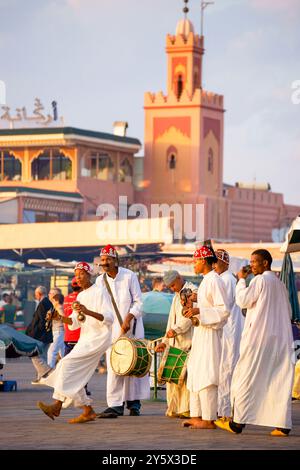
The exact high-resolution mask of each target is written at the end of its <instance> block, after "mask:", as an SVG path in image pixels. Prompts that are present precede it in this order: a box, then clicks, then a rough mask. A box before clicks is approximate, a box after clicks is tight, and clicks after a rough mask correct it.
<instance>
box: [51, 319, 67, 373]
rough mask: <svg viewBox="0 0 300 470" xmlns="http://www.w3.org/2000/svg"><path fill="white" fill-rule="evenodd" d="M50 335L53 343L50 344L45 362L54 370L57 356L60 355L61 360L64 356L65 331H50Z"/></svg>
mask: <svg viewBox="0 0 300 470" xmlns="http://www.w3.org/2000/svg"><path fill="white" fill-rule="evenodd" d="M52 334H53V342H52V343H51V344H50V347H49V349H48V358H47V362H48V365H49V366H50V367H51V369H54V368H55V365H56V361H57V355H58V354H60V357H61V358H63V357H64V355H65V343H64V336H65V330H64V329H62V328H60V329H58V330H52Z"/></svg>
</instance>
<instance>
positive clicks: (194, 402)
mask: <svg viewBox="0 0 300 470" xmlns="http://www.w3.org/2000/svg"><path fill="white" fill-rule="evenodd" d="M193 263H194V272H195V274H196V275H199V276H200V275H201V276H202V277H203V280H202V282H201V283H200V286H199V287H197V286H195V285H194V284H192V283H190V282H187V281H186V280H185V279H183V278H182V276H180V274H179V273H178V272H177V271H168V272H166V273H165V275H164V277H163V279H159V278H158V279H154V280H153V282H154V281H155V282H154V289H157V290H158V291H161V290H163V289H164V288H165V287H167V288H168V289H169V290H171V291H172V292H174V294H175V295H174V297H173V301H172V305H171V309H170V313H169V319H168V325H167V329H166V333H165V336H164V338H163V339H162V341H161V342H160V343H159V344H158V345H157V346H156V352H157V353H161V354H166V353H167V351H168V347H169V346H174V347H176V348H179V349H180V350H182V351H186V352H188V360H187V376H186V380H184V381H183V382H182V383H180V384H178V385H177V384H175V383H172V382H170V383H167V410H166V415H167V416H168V417H170V418H182V419H183V422H182V424H183V426H184V427H185V428H193V429H215V428H217V427H218V428H220V429H223V430H226V431H229V432H231V433H235V434H239V433H241V432H242V431H243V429H244V427H245V426H246V425H247V424H255V425H260V426H269V427H272V428H274V429H273V430H272V432H271V434H272V435H273V436H282V437H284V436H288V434H289V432H290V430H291V427H292V422H291V396H292V388H293V381H294V369H295V365H294V363H293V336H292V328H291V319H290V304H289V299H288V294H287V291H286V288H285V286H284V285H283V283H282V282H281V281H280V280H279V279H278V277H277V276H276V275H275V274H274V273H273V272H272V271H271V265H272V257H271V255H270V253H269V252H268V251H267V250H263V249H260V250H256V251H254V252H253V253H252V255H251V262H250V266H248V267H246V268H242V269H241V270H240V272H239V273H238V274H237V277H236V276H234V275H233V274H232V273H231V272H230V271H229V263H230V258H229V254H228V253H227V252H226V251H225V250H222V249H220V250H217V251H216V252H215V251H214V249H213V248H212V247H211V246H201V247H199V248H198V249H197V250H196V251H195V253H194V256H193ZM100 265H101V268H102V273H101V274H100V275H99V276H98V277H97V279H96V282H95V283H94V284H93V283H92V270H91V267H90V265H89V264H88V263H86V262H80V263H77V265H76V267H75V278H74V279H73V281H72V290H73V292H72V293H71V294H69V296H67V297H65V299H63V296H62V295H61V293H60V292H59V291H58V290H57V289H52V290H51V291H50V292H49V298H48V297H47V295H46V294H47V293H46V291H45V289H44V288H43V287H38V288H37V289H36V292H35V295H36V298H37V300H39V305H38V307H37V309H36V312H35V314H34V317H33V320H32V322H31V324H30V325H29V327H28V329H27V334H29V335H30V336H33V337H34V338H36V339H39V340H41V341H42V342H43V343H44V344H45V352H44V357H42V356H37V357H34V358H32V362H33V365H34V366H35V368H36V371H37V378H36V380H35V381H34V382H33V383H41V384H43V385H47V386H50V387H52V388H53V389H54V393H53V399H54V401H53V402H52V403H51V404H45V403H43V402H39V403H38V407H39V408H40V409H41V410H42V411H43V412H44V413H45V414H46V415H47V416H48V417H49V418H51V419H56V418H57V417H58V416H59V415H60V413H61V410H62V409H63V408H65V407H67V406H71V405H73V406H75V407H79V408H81V409H82V413H81V414H80V415H79V416H77V417H76V418H73V419H72V420H70V423H72V424H73V423H85V422H87V421H91V420H95V419H96V418H117V417H119V416H123V415H124V413H125V406H126V407H127V409H128V410H129V415H130V416H139V415H140V413H141V400H144V399H147V398H149V396H150V382H149V377H148V376H147V375H146V376H144V377H140V378H139V377H135V376H120V375H118V374H116V373H115V371H114V370H113V368H112V366H111V364H110V360H109V358H110V352H111V347H112V345H113V344H114V343H115V342H116V341H117V340H118V338H119V337H120V336H121V335H129V336H134V337H135V338H143V337H144V327H143V319H142V300H141V298H142V297H141V288H140V284H139V281H138V278H137V276H136V274H135V273H133V272H132V271H131V270H130V269H128V268H124V267H120V265H119V260H118V254H117V252H116V250H115V248H114V247H112V246H111V245H107V246H106V247H105V248H103V249H102V250H101V253H100ZM250 273H251V275H252V279H251V281H250V283H249V282H248V281H247V282H246V280H247V278H248V276H249V275H250ZM187 291H189V292H190V293H191V302H190V303H189V304H188V306H186V307H184V308H183V306H184V305H187V304H184V303H183V300H182V297H183V296H181V293H183V292H187ZM104 353H106V355H107V369H108V370H107V390H106V399H107V408H106V409H105V410H104V411H102V412H101V413H96V412H95V410H94V409H93V408H92V400H91V397H90V396H89V394H88V393H87V389H86V384H87V383H88V381H89V380H90V378H91V377H92V375H93V373H94V371H95V369H96V367H97V365H98V363H99V360H100V357H101V356H102V355H103V354H104ZM58 354H59V355H60V357H61V358H62V359H61V360H60V361H59V362H58V363H56V361H57V356H58ZM294 388H295V386H294Z"/></svg>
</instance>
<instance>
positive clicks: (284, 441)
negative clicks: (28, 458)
mask: <svg viewBox="0 0 300 470" xmlns="http://www.w3.org/2000/svg"><path fill="white" fill-rule="evenodd" d="M0 373H3V375H4V379H5V380H12V379H15V380H17V382H18V391H17V392H8V393H4V392H3V393H1V392H0V450H4V449H34V450H37V449H72V450H75V449H78V450H82V449H97V450H100V449H104V450H108V449H109V450H116V449H119V450H135V449H145V450H159V449H162V450H163V449H165V450H169V451H170V450H202V449H214V450H215V449H224V450H225V449H226V450H229V449H239V450H243V449H272V450H276V449H278V450H281V449H299V448H300V402H299V401H298V402H296V403H293V423H294V427H293V431H292V433H291V435H290V436H289V437H288V438H276V437H271V436H269V432H270V429H268V428H262V427H255V426H247V428H246V429H245V430H244V432H243V433H242V435H233V434H229V433H226V432H224V431H221V430H207V431H204V430H203V431H202V430H190V429H185V428H182V426H181V420H177V419H170V418H166V417H165V416H164V412H165V407H166V404H165V402H164V401H163V398H164V396H163V394H164V392H163V391H159V394H160V401H146V402H144V403H143V407H142V416H139V417H135V416H132V417H130V416H128V415H127V416H124V417H119V418H117V419H108V420H107V419H106V420H105V419H97V420H96V421H93V422H90V423H86V424H81V425H71V424H68V422H67V420H68V419H70V418H72V417H74V416H76V415H78V414H79V413H78V410H75V409H74V408H68V409H66V410H62V413H61V416H60V417H59V418H57V419H56V420H55V421H51V420H50V419H49V418H47V417H46V416H45V415H44V414H43V413H42V412H41V411H40V410H39V409H38V408H37V407H36V402H37V401H39V400H41V401H44V402H48V403H49V402H51V395H52V394H51V389H49V388H47V387H41V386H33V385H31V383H30V381H31V380H32V379H33V378H34V376H35V374H34V368H33V366H32V364H31V361H30V360H29V359H27V358H20V359H15V360H8V363H7V364H6V365H5V367H4V369H3V370H2V371H1V372H0ZM105 384H106V376H105V375H99V374H97V373H95V374H94V376H93V378H92V380H91V381H90V383H89V388H90V389H91V391H92V392H93V397H94V408H95V409H96V411H101V410H103V409H104V408H105V407H106V402H105Z"/></svg>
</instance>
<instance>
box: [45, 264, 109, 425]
mask: <svg viewBox="0 0 300 470" xmlns="http://www.w3.org/2000/svg"><path fill="white" fill-rule="evenodd" d="M74 271H75V276H76V281H77V284H78V285H79V286H80V287H81V288H82V291H81V292H80V293H79V294H78V296H77V300H76V302H74V304H73V313H72V314H71V316H69V317H65V316H62V315H60V314H59V312H58V309H57V310H56V312H55V317H57V319H58V320H60V321H62V322H63V323H65V324H67V325H68V326H69V328H70V330H75V329H77V328H81V333H80V338H79V340H78V342H77V344H76V345H75V346H74V348H73V349H72V351H71V352H70V353H69V354H67V355H66V356H65V357H64V358H63V359H61V360H60V361H59V363H58V364H57V366H56V369H55V370H54V371H53V372H52V373H50V375H48V377H47V378H45V379H41V381H40V382H41V384H43V385H47V386H49V387H53V388H54V393H53V398H54V402H53V403H52V404H51V405H47V404H45V403H43V402H38V407H39V408H40V409H41V410H42V411H43V412H44V413H45V414H46V415H47V416H48V417H49V418H50V419H52V420H54V419H55V418H56V417H58V416H59V415H60V412H61V409H62V408H63V407H68V406H70V405H71V404H73V405H74V406H75V407H78V408H82V414H80V415H79V416H77V417H76V418H73V419H71V420H69V423H71V424H77V423H86V422H88V421H93V420H95V419H96V413H95V411H94V410H93V408H92V406H91V403H92V399H91V398H90V397H89V396H87V394H86V391H85V388H84V387H85V385H86V383H87V382H88V381H89V380H90V378H91V377H92V375H93V374H94V372H95V369H96V367H97V364H98V362H99V357H101V355H102V354H103V353H104V352H105V351H106V350H107V348H108V347H109V346H110V344H111V327H112V323H113V321H114V316H113V312H112V308H111V302H110V299H109V296H108V294H107V292H106V291H105V290H104V289H101V288H99V287H96V286H95V284H92V282H91V275H92V269H91V267H90V265H89V264H88V263H86V262H84V261H82V262H80V263H77V264H76V266H75V269H74ZM56 307H58V306H56Z"/></svg>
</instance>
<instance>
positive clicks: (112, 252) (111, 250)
mask: <svg viewBox="0 0 300 470" xmlns="http://www.w3.org/2000/svg"><path fill="white" fill-rule="evenodd" d="M100 256H112V257H113V258H116V257H117V250H116V249H115V247H114V246H112V245H106V246H105V247H104V248H102V250H101V251H100Z"/></svg>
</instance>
